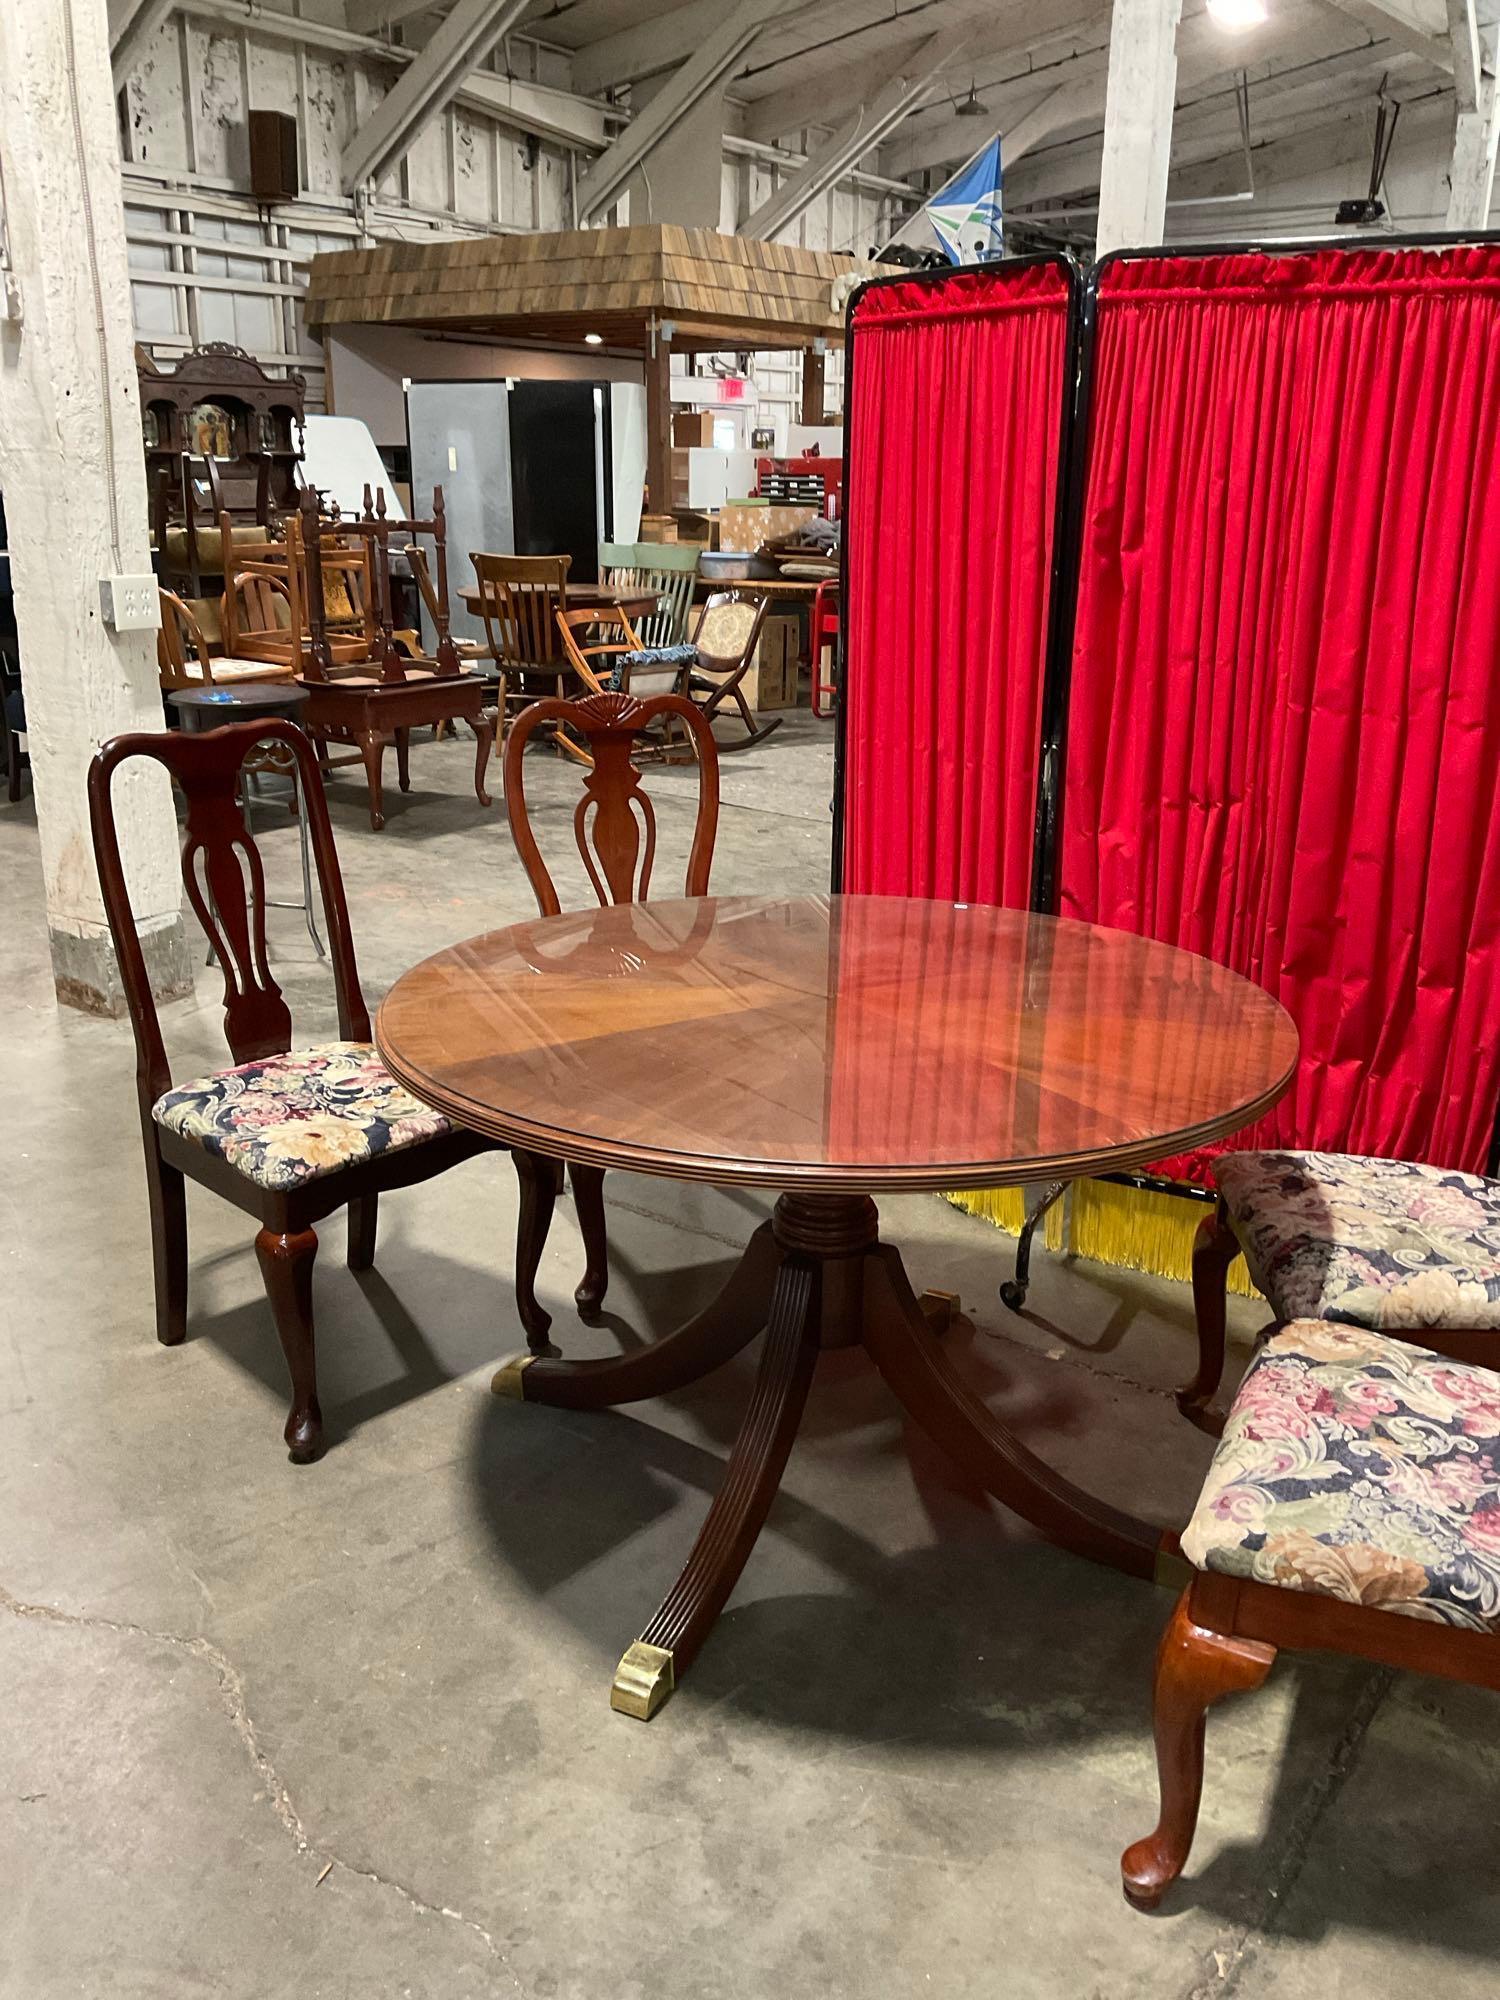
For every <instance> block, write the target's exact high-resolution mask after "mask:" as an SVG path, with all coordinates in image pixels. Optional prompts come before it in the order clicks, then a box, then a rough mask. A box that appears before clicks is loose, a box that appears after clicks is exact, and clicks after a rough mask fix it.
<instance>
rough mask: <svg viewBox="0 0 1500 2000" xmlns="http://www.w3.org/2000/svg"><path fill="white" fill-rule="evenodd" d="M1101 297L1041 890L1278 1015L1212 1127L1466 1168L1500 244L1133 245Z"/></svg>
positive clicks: (1497, 447)
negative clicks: (1224, 1117)
mask: <svg viewBox="0 0 1500 2000" xmlns="http://www.w3.org/2000/svg"><path fill="white" fill-rule="evenodd" d="M1098 286H1099V303H1098V322H1097V336H1096V342H1097V344H1096V347H1095V351H1094V372H1093V400H1092V419H1091V438H1090V449H1089V461H1088V468H1087V483H1086V487H1085V493H1084V512H1083V520H1082V535H1081V558H1080V572H1079V585H1078V597H1077V624H1076V629H1075V634H1074V644H1073V653H1072V669H1071V690H1070V704H1069V716H1070V719H1069V724H1068V730H1069V734H1068V743H1067V761H1066V778H1065V786H1064V805H1063V825H1062V846H1061V854H1060V868H1061V882H1062V893H1061V903H1060V907H1061V909H1062V911H1063V913H1064V914H1066V915H1069V916H1075V917H1087V918H1093V919H1095V920H1097V921H1099V922H1102V923H1106V924H1117V925H1121V926H1123V927H1125V928H1127V929H1130V930H1136V931H1141V932H1144V933H1145V934H1147V935H1149V936H1152V937H1158V938H1163V939H1166V940H1168V941H1169V942H1171V943H1173V944H1178V945H1183V946H1186V947H1188V948H1190V949H1192V950H1195V951H1199V952H1202V953H1204V954H1205V955H1207V956H1208V957H1211V958H1215V959H1219V960H1221V961H1222V962H1223V963H1225V964H1227V965H1231V966H1233V967H1235V968H1236V969H1237V970H1238V971H1240V972H1243V973H1246V974H1248V975H1249V977H1251V978H1252V979H1255V980H1257V981H1258V982H1259V983H1260V984H1261V985H1263V986H1265V987H1267V988H1268V989H1269V990H1270V991H1271V992H1272V993H1275V994H1276V995H1278V996H1279V998H1280V999H1281V1000H1282V1001H1283V1002H1284V1003H1285V1005H1286V1006H1287V1007H1288V1009H1289V1010H1290V1012H1291V1013H1292V1015H1293V1017H1294V1019H1295V1020H1296V1022H1297V1025H1298V1027H1299V1028H1300V1030H1301V1033H1302V1042H1303V1059H1302V1064H1301V1068H1300V1070H1299V1073H1298V1076H1297V1079H1296V1083H1295V1085H1294V1087H1293V1089H1292V1091H1291V1092H1290V1093H1289V1095H1288V1096H1287V1097H1286V1098H1285V1099H1284V1100H1283V1101H1282V1103H1281V1104H1280V1105H1279V1106H1278V1107H1277V1109H1276V1110H1275V1111H1274V1112H1272V1113H1271V1114H1270V1116H1268V1117H1267V1118H1266V1119H1265V1120H1263V1121H1262V1123H1261V1124H1260V1125H1259V1126H1257V1127H1256V1128H1254V1129H1253V1130H1252V1131H1250V1132H1247V1133H1245V1134H1242V1135H1241V1136H1240V1137H1239V1138H1238V1139H1237V1140H1236V1141H1235V1142H1234V1143H1235V1144H1237V1145H1254V1146H1264V1145H1280V1144H1286V1145H1292V1144H1295V1145H1298V1146H1304V1147H1305V1146H1312V1147H1320V1148H1328V1149H1337V1150H1347V1151H1358V1152H1371V1153H1389V1154H1397V1155H1401V1156H1403V1157H1406V1158H1413V1159H1426V1160H1431V1161H1434V1162H1437V1163H1439V1164H1444V1165H1452V1166H1458V1167H1463V1168H1467V1169H1470V1170H1473V1171H1482V1170H1483V1169H1484V1166H1485V1163H1486V1157H1487V1154H1488V1151H1489V1146H1490V1140H1491V1128H1492V1124H1493V1121H1494V1116H1495V1105H1496V1101H1497V1097H1500V786H1497V782H1496V778H1497V773H1500V700H1497V699H1496V688H1497V675H1500V553H1497V552H1500V474H1497V466H1500V248H1496V247H1493V246H1473V247H1466V248H1462V249H1451V250H1445V251H1440V252H1433V251H1418V250H1385V251H1380V250H1368V251H1366V250H1360V251H1355V252H1349V251H1335V250H1329V251H1318V252H1314V253H1310V254H1302V255H1295V256H1285V257H1266V256H1259V255H1248V254H1246V255H1226V256H1222V257H1209V258H1196V257H1195V258H1192V259H1187V258H1171V257H1157V258H1145V259H1138V260H1137V259H1127V260H1122V261H1119V262H1112V263H1109V264H1107V265H1106V266H1104V267H1103V268H1102V269H1101V272H1100V274H1099V278H1098ZM1007 860H1009V857H1007ZM1205 1167H1206V1159H1205V1158H1204V1157H1202V1156H1194V1157H1193V1158H1191V1159H1189V1160H1186V1161H1177V1162H1172V1163H1169V1165H1168V1166H1167V1168H1166V1171H1169V1172H1177V1173H1184V1174H1186V1175H1188V1176H1189V1177H1192V1178H1200V1179H1201V1178H1202V1177H1203V1175H1204V1170H1205Z"/></svg>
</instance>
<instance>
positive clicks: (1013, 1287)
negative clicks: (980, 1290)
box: [1000, 1278, 1026, 1313]
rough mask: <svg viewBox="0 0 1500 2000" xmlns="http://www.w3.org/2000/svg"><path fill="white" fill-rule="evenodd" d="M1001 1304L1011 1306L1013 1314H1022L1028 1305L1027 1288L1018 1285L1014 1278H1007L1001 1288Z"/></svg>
mask: <svg viewBox="0 0 1500 2000" xmlns="http://www.w3.org/2000/svg"><path fill="white" fill-rule="evenodd" d="M1000 1303H1001V1305H1004V1306H1009V1307H1010V1309H1011V1311H1012V1312H1016V1313H1018V1312H1020V1311H1021V1309H1022V1307H1023V1306H1024V1305H1025V1304H1026V1287H1025V1286H1024V1285H1018V1284H1017V1283H1016V1281H1015V1279H1014V1278H1007V1279H1006V1281H1005V1283H1004V1284H1003V1285H1002V1286H1001V1287H1000Z"/></svg>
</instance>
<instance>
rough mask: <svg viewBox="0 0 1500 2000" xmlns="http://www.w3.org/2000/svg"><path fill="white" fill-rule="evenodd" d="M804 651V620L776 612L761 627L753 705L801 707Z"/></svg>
mask: <svg viewBox="0 0 1500 2000" xmlns="http://www.w3.org/2000/svg"><path fill="white" fill-rule="evenodd" d="M801 650H802V621H801V619H799V618H798V617H797V615H796V613H795V612H787V611H773V612H772V613H771V615H770V616H769V617H768V618H767V619H766V622H765V624H764V625H762V626H761V628H760V643H759V644H758V645H757V647H756V649H755V672H754V674H753V675H750V674H747V675H746V676H745V678H746V680H747V681H748V680H751V679H753V680H754V682H755V692H754V694H753V695H752V696H751V706H752V707H753V708H757V709H763V708H795V707H796V706H797V692H798V681H797V658H798V655H799V654H800V652H801Z"/></svg>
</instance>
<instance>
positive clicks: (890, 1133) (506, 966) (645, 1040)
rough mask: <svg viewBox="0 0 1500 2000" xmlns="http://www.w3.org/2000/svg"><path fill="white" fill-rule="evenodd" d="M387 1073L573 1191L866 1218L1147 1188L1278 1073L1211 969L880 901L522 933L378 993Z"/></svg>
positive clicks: (1238, 992) (596, 916)
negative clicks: (816, 1193)
mask: <svg viewBox="0 0 1500 2000" xmlns="http://www.w3.org/2000/svg"><path fill="white" fill-rule="evenodd" d="M376 1039H377V1041H378V1043H379V1045H380V1050H381V1053H382V1055H383V1056H384V1057H385V1060H386V1062H387V1064H388V1065H389V1066H390V1068H391V1069H392V1070H393V1071H394V1072H395V1074H396V1075H397V1076H398V1077H400V1078H401V1079H402V1081H403V1082H404V1083H406V1084H407V1086H408V1087H409V1088H410V1089H411V1090H413V1091H414V1092H415V1093H416V1094H417V1095H418V1096H419V1097H421V1098H423V1099H424V1100H425V1101H426V1102H428V1103H430V1104H434V1105H437V1106H438V1107H439V1108H440V1109H442V1110H443V1111H445V1112H447V1113H449V1115H450V1116H452V1117H454V1118H456V1119H457V1120H459V1121H460V1122H461V1123H463V1124H465V1125H468V1126H471V1127H473V1128H474V1129H476V1130H478V1131H481V1132H485V1133H488V1134H489V1135H490V1136H491V1137H494V1138H498V1139H501V1140H504V1141H506V1142H507V1143H510V1144H514V1145H519V1146H525V1147H527V1148H529V1149H530V1150H533V1151H536V1152H541V1153H548V1154H552V1155H555V1156H558V1157H562V1158H566V1159H570V1160H576V1161H579V1162H581V1163H583V1164H586V1165H596V1166H605V1167H627V1168H631V1169H633V1170H635V1171H638V1172H647V1173H659V1174H666V1175H670V1176H672V1177H674V1178H679V1179H691V1180H706V1181H717V1182H721V1183H726V1182H727V1183H741V1184H750V1185H759V1186H767V1187H776V1188H793V1187H803V1188H825V1189H827V1190H829V1191H839V1192H851V1193H852V1192H869V1193H874V1192H877V1191H878V1190H880V1189H882V1188H891V1189H895V1188H902V1187H906V1188H954V1187H991V1186H1001V1185H1004V1184H1006V1183H1014V1182H1019V1181H1025V1180H1041V1179H1045V1178H1049V1177H1051V1176H1053V1175H1056V1176H1058V1177H1061V1176H1063V1175H1072V1174H1076V1173H1084V1172H1088V1171H1096V1172H1102V1171H1105V1170H1109V1169H1118V1168H1127V1167H1132V1166H1143V1165H1145V1164H1147V1163H1148V1162H1149V1161H1152V1160H1155V1159H1160V1158H1164V1157H1166V1156H1167V1155H1169V1154H1172V1153H1175V1152H1178V1151H1180V1150H1182V1149H1183V1148H1184V1147H1186V1146H1189V1145H1193V1144H1198V1143H1201V1142H1203V1141H1206V1140H1208V1139H1212V1138H1216V1137H1219V1136H1222V1135H1223V1134H1226V1133H1229V1132H1233V1131H1236V1130H1238V1129H1239V1128H1240V1127H1242V1126H1244V1125H1247V1124H1249V1123H1250V1122H1251V1121H1252V1120H1253V1119H1255V1118H1256V1117H1258V1116H1259V1114H1260V1113H1261V1112H1262V1111H1264V1110H1266V1109H1267V1108H1268V1107H1269V1106H1270V1105H1271V1104H1273V1103H1274V1102H1275V1101H1276V1099H1277V1098H1278V1097H1279V1096H1280V1095H1281V1093H1282V1091H1283V1090H1284V1089H1285V1087H1286V1085H1287V1083H1288V1082H1289V1080H1290V1077H1291V1072H1292V1069H1293V1066H1294V1065H1295V1063H1296V1060H1297V1031H1296V1029H1295V1028H1294V1027H1293V1025H1292V1022H1291V1019H1290V1017H1289V1016H1288V1014H1287V1013H1286V1012H1285V1010H1284V1009H1283V1008H1282V1007H1281V1006H1280V1005H1279V1004H1278V1003H1277V1002H1276V1001H1275V1000H1273V999H1272V998H1271V997H1270V995H1269V994H1267V993H1264V992H1262V991H1261V989H1260V988H1259V987H1257V986H1253V985H1251V984H1250V982H1249V981H1248V980H1245V979H1241V978H1240V977H1239V976H1238V975H1237V974H1236V973H1233V972H1229V971H1226V970H1225V969H1224V968H1223V967H1222V966H1218V965H1213V964H1211V963H1210V962H1209V961H1208V960H1207V959H1202V958H1197V957H1194V956H1193V955H1192V954H1191V953H1188V952H1182V951H1176V950H1174V949H1172V948H1171V947H1170V946H1167V945H1161V944H1155V943H1152V942H1150V941H1148V940H1146V939H1143V938H1138V937H1134V936H1131V935H1130V934H1129V933H1127V932H1124V931H1111V930H1103V929H1100V928H1098V927H1097V926H1095V925H1091V924H1079V923H1073V922H1069V921H1067V920H1062V919H1057V918H1051V917H1035V916H1030V915H1028V914H1026V913H1024V912H1020V911H1013V910H997V909H992V908H989V907H987V906H980V905H971V906H964V905H958V906H954V905H952V904H946V903H936V902H926V901H915V900H907V899H904V898H900V897H888V896H880V897H877V896H844V897H837V896H835V897H827V896H822V897H814V896H806V897H789V898H778V897H769V896H767V897H749V896H739V897H705V898H703V899H700V900H697V901H693V900H681V901H673V902H660V903H657V902H652V903H646V904H623V905H620V906H617V907H612V908H609V909H600V910H589V911H584V912H580V913H578V914H569V915H565V916H560V917H551V918H547V919H537V920H536V921H534V922H529V923H523V924H517V925H514V926H513V927H512V928H511V929H509V930H503V931H494V932H491V933H489V934H488V935H486V936H483V937H477V938H471V939H470V940H468V942H466V943H464V944H460V945H455V946H453V947H452V948H451V949H449V950H447V951H443V952H439V953H437V955H436V956H435V957H433V958H430V959H427V960H425V961H424V962H423V963H422V964H421V965H418V966H415V967H413V969H412V970H411V971H410V972H408V973H406V974H405V975H404V976H403V977H402V978H401V979H399V980H398V981H397V982H396V984H395V986H394V987H392V989H391V991H390V993H389V995H388V996H387V998H386V1001H385V1004H384V1006H383V1007H382V1008H381V1009H380V1015H379V1019H378V1023H377V1027H376Z"/></svg>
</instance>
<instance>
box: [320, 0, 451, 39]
mask: <svg viewBox="0 0 1500 2000" xmlns="http://www.w3.org/2000/svg"><path fill="white" fill-rule="evenodd" d="M442 5H443V0H344V19H345V20H346V21H347V22H348V24H349V26H350V27H351V28H352V29H353V30H354V32H355V34H356V35H378V34H381V33H383V32H384V30H386V29H387V28H397V27H399V26H400V25H401V23H402V22H403V21H409V20H410V19H411V17H412V15H413V14H436V13H439V12H441V10H442Z"/></svg>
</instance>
